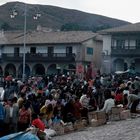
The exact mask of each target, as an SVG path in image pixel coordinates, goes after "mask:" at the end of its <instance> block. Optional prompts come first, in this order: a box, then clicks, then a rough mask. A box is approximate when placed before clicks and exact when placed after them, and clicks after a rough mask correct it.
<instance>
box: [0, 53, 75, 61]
mask: <svg viewBox="0 0 140 140" xmlns="http://www.w3.org/2000/svg"><path fill="white" fill-rule="evenodd" d="M1 59H2V61H8V62H22V61H23V53H19V54H16V53H3V54H2V58H1ZM25 59H26V62H55V63H56V62H73V61H75V54H67V53H52V54H48V53H35V54H32V53H26V57H25Z"/></svg>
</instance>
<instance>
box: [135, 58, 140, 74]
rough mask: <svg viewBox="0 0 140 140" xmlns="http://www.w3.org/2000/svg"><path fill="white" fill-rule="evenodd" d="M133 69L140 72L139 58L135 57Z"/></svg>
mask: <svg viewBox="0 0 140 140" xmlns="http://www.w3.org/2000/svg"><path fill="white" fill-rule="evenodd" d="M135 71H136V72H138V73H140V59H135Z"/></svg>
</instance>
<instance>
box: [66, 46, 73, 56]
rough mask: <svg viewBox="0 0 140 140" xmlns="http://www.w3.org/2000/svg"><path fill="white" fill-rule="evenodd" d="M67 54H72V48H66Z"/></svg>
mask: <svg viewBox="0 0 140 140" xmlns="http://www.w3.org/2000/svg"><path fill="white" fill-rule="evenodd" d="M66 54H72V47H71V46H70V47H66Z"/></svg>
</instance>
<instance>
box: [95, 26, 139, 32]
mask: <svg viewBox="0 0 140 140" xmlns="http://www.w3.org/2000/svg"><path fill="white" fill-rule="evenodd" d="M118 32H140V23H135V24H128V25H124V26H120V27H115V28H110V29H107V30H101V31H99V32H98V33H100V34H108V33H118Z"/></svg>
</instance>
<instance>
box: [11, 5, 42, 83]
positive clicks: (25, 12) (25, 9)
mask: <svg viewBox="0 0 140 140" xmlns="http://www.w3.org/2000/svg"><path fill="white" fill-rule="evenodd" d="M17 15H18V12H17V11H16V10H13V12H12V14H11V15H10V17H11V18H15V16H17ZM39 17H41V14H40V13H37V14H36V15H34V16H33V19H34V20H37V19H38V18H39ZM26 32H27V4H26V3H24V34H23V36H24V39H23V67H22V71H23V72H22V81H23V82H24V81H25V75H26V71H25V69H26Z"/></svg>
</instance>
